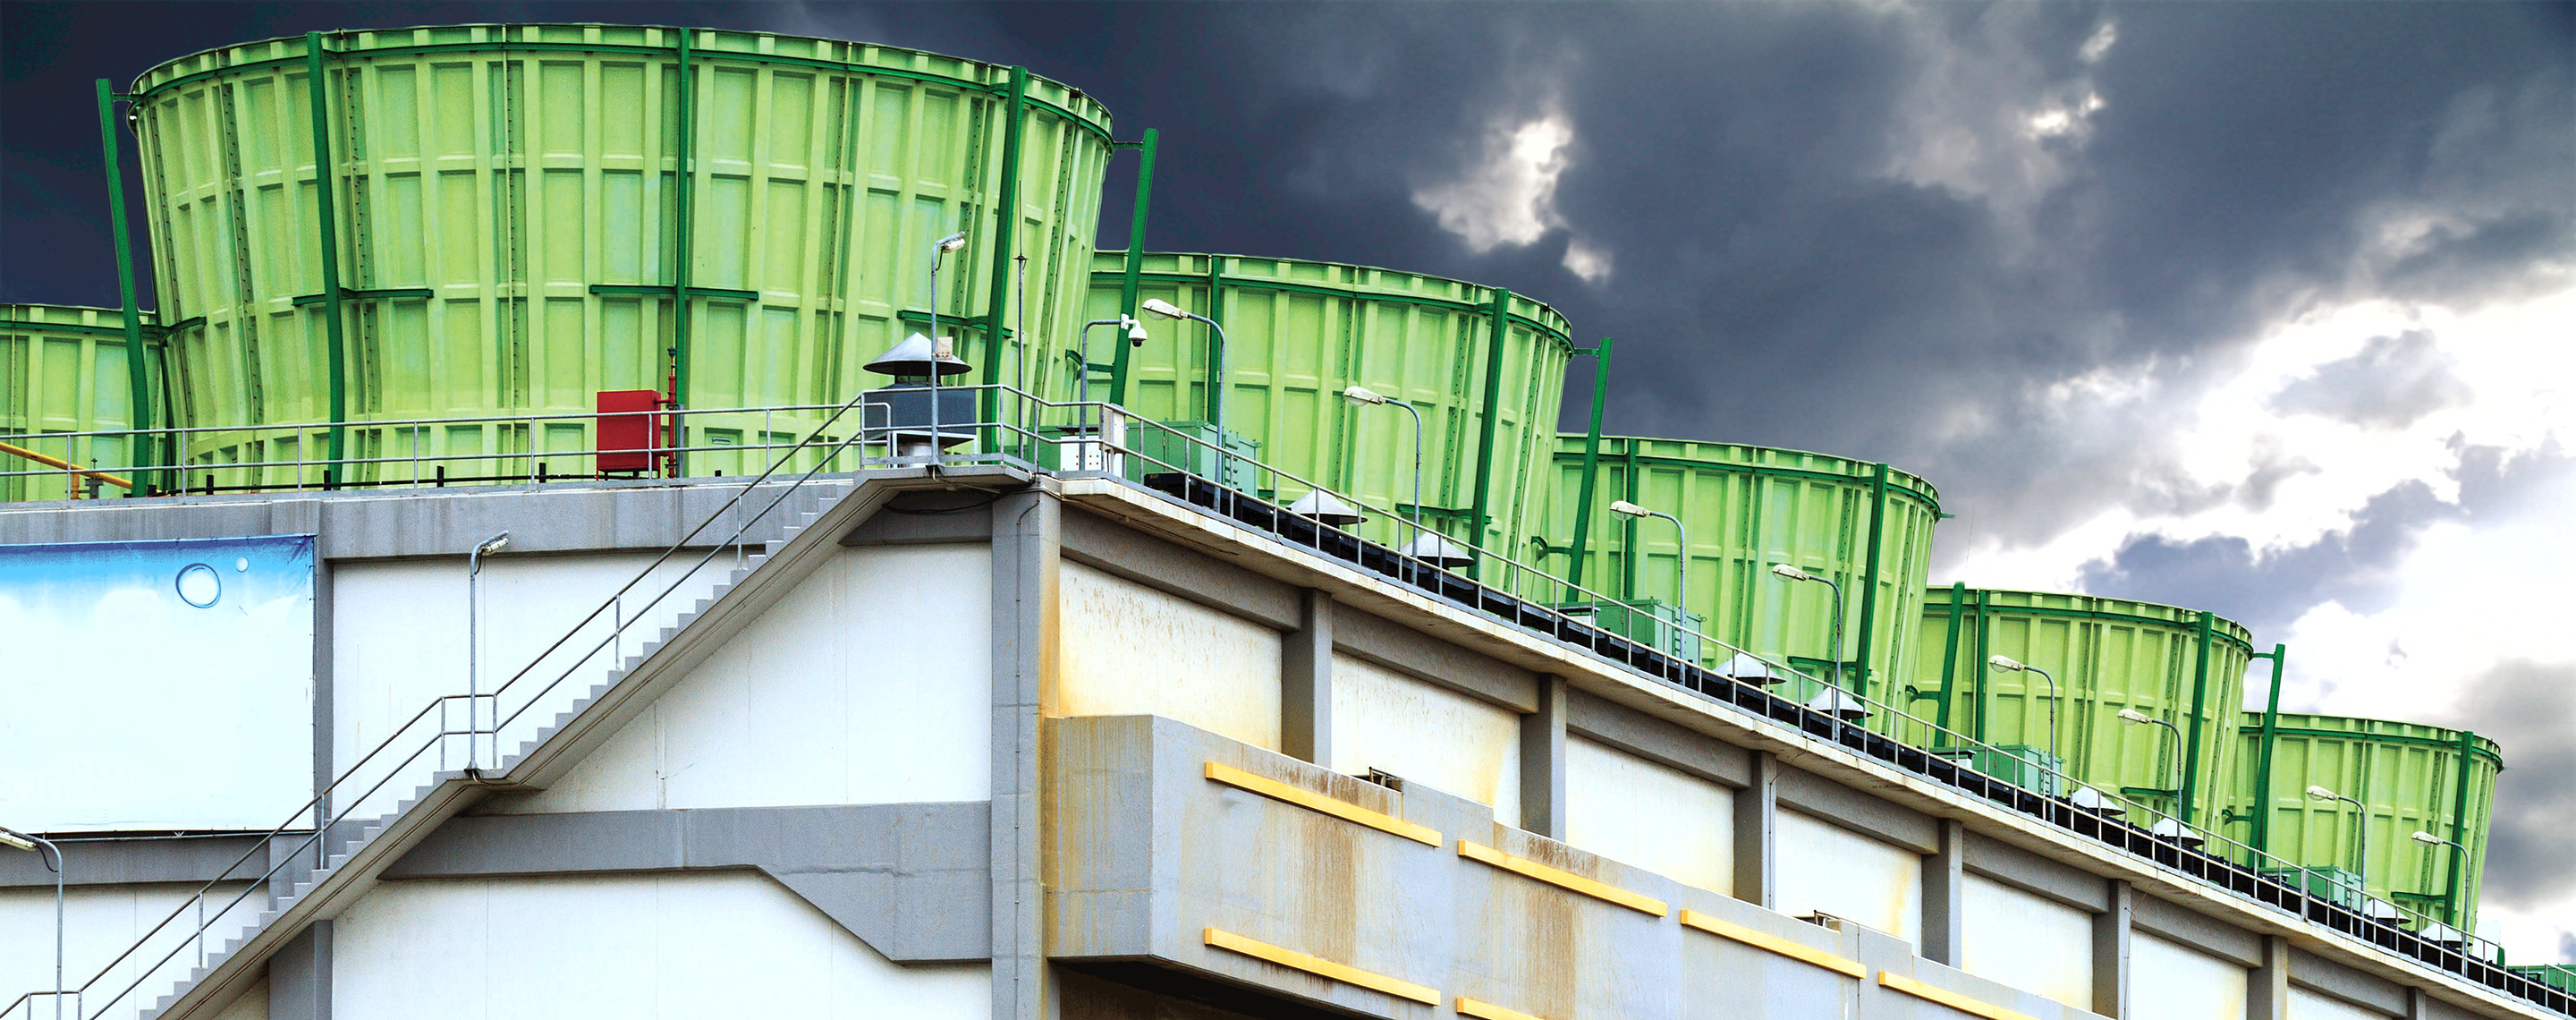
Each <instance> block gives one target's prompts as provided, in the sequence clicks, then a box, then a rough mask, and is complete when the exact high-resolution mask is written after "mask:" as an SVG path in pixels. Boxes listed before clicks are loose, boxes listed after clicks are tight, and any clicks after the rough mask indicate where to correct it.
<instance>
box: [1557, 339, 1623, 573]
mask: <svg viewBox="0 0 2576 1020" xmlns="http://www.w3.org/2000/svg"><path fill="white" fill-rule="evenodd" d="M1611 343H1612V340H1611V338H1609V337H1606V336H1605V337H1602V338H1601V346H1599V347H1595V348H1592V349H1591V350H1590V351H1576V352H1574V353H1576V354H1586V353H1588V354H1590V355H1592V424H1590V425H1588V426H1585V427H1584V429H1583V489H1582V495H1581V496H1580V497H1578V498H1577V499H1576V500H1575V501H1574V556H1573V560H1574V564H1573V566H1572V567H1570V568H1569V569H1568V570H1567V571H1566V582H1565V600H1566V601H1567V602H1574V601H1578V600H1580V599H1581V598H1582V597H1583V596H1581V595H1580V594H1577V593H1576V592H1575V589H1577V588H1580V587H1583V554H1584V552H1585V551H1586V550H1585V548H1584V547H1585V546H1586V545H1588V544H1590V542H1591V538H1592V495H1593V490H1594V488H1595V487H1596V486H1595V481H1596V480H1597V479H1598V478H1599V477H1600V475H1601V405H1602V403H1603V400H1604V398H1605V397H1607V396H1608V395H1609V390H1610V345H1611Z"/></svg>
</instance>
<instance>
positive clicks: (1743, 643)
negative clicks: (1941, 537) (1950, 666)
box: [1546, 435, 1941, 698]
mask: <svg viewBox="0 0 2576 1020" xmlns="http://www.w3.org/2000/svg"><path fill="white" fill-rule="evenodd" d="M1583 451H1584V437H1583V436H1580V435H1561V436H1559V437H1557V441H1556V454H1555V458H1554V459H1555V471H1556V481H1555V485H1554V487H1553V491H1552V492H1551V493H1550V498H1551V501H1552V503H1551V506H1550V508H1549V510H1548V513H1547V518H1546V519H1547V522H1548V528H1549V531H1548V536H1549V537H1548V538H1547V545H1548V557H1547V563H1548V565H1549V567H1550V568H1551V569H1555V570H1558V571H1560V572H1563V571H1565V570H1566V568H1567V565H1568V564H1569V562H1570V557H1571V555H1572V553H1571V550H1572V547H1573V545H1574V538H1573V535H1574V524H1575V517H1576V514H1575V509H1576V507H1575V504H1576V501H1578V500H1580V499H1581V498H1582V495H1581V494H1582V491H1583ZM1599 462H1600V468H1599V471H1600V474H1599V476H1598V478H1597V479H1596V480H1595V482H1594V486H1593V506H1592V508H1591V513H1590V515H1589V516H1588V518H1587V519H1586V530H1587V531H1588V532H1589V534H1588V535H1587V536H1586V538H1585V542H1584V545H1585V567H1584V579H1583V580H1584V587H1586V588H1588V589H1591V590H1593V591H1597V592H1600V593H1602V594H1605V595H1608V596H1611V597H1613V598H1618V599H1640V598H1652V599H1661V600H1670V599H1671V597H1672V593H1673V580H1672V578H1673V532H1672V528H1671V525H1669V524H1668V523H1666V522H1664V521H1660V520H1649V521H1639V520H1635V519H1632V518H1626V517H1618V516H1614V515H1612V514H1611V513H1610V512H1609V511H1608V509H1607V507H1608V506H1609V505H1610V501H1611V500H1614V499H1624V500H1628V501H1630V502H1633V503H1638V504H1642V505H1644V506H1647V507H1650V508H1653V509H1656V510H1662V511H1665V512H1667V513H1671V514H1673V515H1674V516H1676V517H1679V518H1681V519H1682V523H1683V524H1684V525H1685V527H1686V529H1687V531H1688V533H1689V536H1690V543H1691V556H1690V566H1689V572H1688V575H1689V582H1690V592H1689V595H1690V597H1689V599H1688V600H1687V601H1686V608H1687V609H1688V610H1689V611H1690V612H1692V613H1695V614H1699V615H1702V616H1705V617H1707V619H1708V622H1707V625H1706V627H1705V628H1704V629H1705V632H1706V633H1707V634H1708V635H1709V636H1710V637H1713V638H1716V639H1718V640H1720V641H1725V642H1728V643H1730V644H1734V645H1736V646H1738V647H1741V648H1743V649H1745V650H1747V651H1750V652H1753V653H1755V654H1757V655H1761V656H1764V657H1766V658H1770V659H1772V660H1773V661H1782V660H1785V659H1787V658H1790V657H1796V658H1800V659H1813V660H1824V661H1831V660H1832V659H1833V658H1835V655H1834V653H1833V651H1832V648H1831V644H1830V643H1831V640H1832V632H1833V596H1832V591H1831V590H1830V589H1828V588H1826V587H1825V586H1824V585H1820V584H1814V583H1811V582H1796V581H1789V580H1785V579H1782V578H1780V577H1778V576H1775V575H1773V574H1772V573H1771V565H1772V564H1774V563H1788V564H1793V565H1795V566H1797V567H1799V568H1800V569H1802V570H1806V571H1808V572H1810V573H1813V574H1816V575H1819V576H1823V577H1829V578H1832V579H1833V581H1834V583H1836V584H1838V585H1841V586H1842V591H1843V593H1844V596H1843V597H1844V602H1845V605H1844V606H1843V614H1844V617H1843V619H1844V638H1843V652H1842V654H1843V655H1845V656H1857V655H1858V654H1859V652H1860V648H1861V646H1862V644H1863V643H1864V639H1863V637H1862V636H1861V635H1862V632H1863V628H1864V621H1863V619H1862V613H1861V609H1862V601H1863V597H1864V596H1863V593H1864V591H1865V590H1867V589H1868V588H1869V587H1870V586H1869V584H1868V583H1867V581H1868V572H1869V551H1870V537H1871V533H1870V525H1871V520H1872V518H1873V517H1875V518H1876V519H1877V522H1878V539H1879V542H1878V544H1879V563H1878V577H1877V585H1876V591H1877V595H1876V597H1875V599H1874V600H1872V603H1873V604H1872V605H1871V607H1870V608H1871V610H1872V615H1873V616H1874V617H1875V618H1874V619H1872V620H1870V621H1868V622H1867V630H1868V634H1869V636H1868V637H1867V639H1866V643H1867V645H1868V646H1869V656H1868V657H1869V661H1868V663H1867V670H1868V673H1867V678H1866V684H1865V686H1863V688H1862V689H1863V690H1864V692H1865V693H1866V694H1867V695H1868V696H1870V697H1873V698H1885V697H1886V694H1887V692H1888V691H1891V690H1897V689H1900V688H1902V687H1903V686H1904V685H1905V684H1906V683H1907V682H1908V681H1909V680H1911V679H1912V676H1913V669H1914V662H1915V655H1914V651H1913V643H1914V641H1915V640H1916V638H1915V621H1916V620H1917V619H1918V618H1919V617H1920V616H1921V615H1922V609H1921V606H1922V601H1923V582H1924V578H1925V576H1926V574H1927V573H1929V571H1930V570H1931V563H1932V525H1933V522H1934V521H1936V520H1937V519H1938V518H1939V516H1940V512H1941V510H1940V499H1941V497H1940V494H1939V493H1938V492H1937V491H1935V490H1934V489H1933V488H1932V485H1931V483H1928V482H1925V481H1924V480H1922V479H1920V478H1917V477H1915V476H1913V475H1910V474H1906V473H1905V472H1902V471H1897V470H1893V469H1888V468H1886V467H1885V466H1884V465H1880V464H1872V463H1869V462H1866V461H1856V460H1849V459H1846V458H1842V457H1834V456H1828V455H1825V454H1820V453H1807V452H1804V451H1800V450H1781V449H1774V448H1771V447H1763V446H1745V445H1741V444H1735V443H1703V442H1694V441H1690V440H1682V439H1643V438H1636V437H1630V436H1603V437H1601V451H1600V456H1599ZM1882 481H1883V482H1884V484H1885V491H1884V494H1883V496H1882V494H1881V492H1880V484H1881V482H1882ZM1703 656H1704V657H1705V658H1708V659H1709V660H1711V661H1712V662H1714V661H1719V660H1722V659H1723V658H1724V657H1725V656H1723V655H1722V654H1720V653H1719V651H1718V650H1717V649H1714V648H1711V649H1705V650H1703ZM1846 686H1852V685H1851V684H1848V683H1847V684H1846ZM1788 693H1789V694H1791V695H1799V696H1804V695H1812V694H1814V693H1816V692H1815V691H1808V690H1790V691H1789V692H1788Z"/></svg>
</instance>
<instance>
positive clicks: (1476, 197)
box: [1413, 113, 1611, 284]
mask: <svg viewBox="0 0 2576 1020" xmlns="http://www.w3.org/2000/svg"><path fill="white" fill-rule="evenodd" d="M1573 144H1574V126H1573V124H1572V122H1570V121H1568V120H1567V119H1566V117H1565V115H1564V114H1562V113H1548V114H1545V115H1542V116H1538V117H1533V118H1530V119H1527V120H1523V121H1519V122H1517V123H1504V124H1498V125H1496V126H1495V127H1494V128H1493V129H1491V130H1490V131H1488V132H1487V134H1486V137H1485V147H1484V151H1483V153H1482V154H1481V155H1480V157H1479V159H1478V161H1477V162H1476V163H1475V164H1473V165H1471V166H1468V167H1466V168H1465V169H1464V170H1463V171H1462V172H1461V173H1460V174H1459V176H1457V177H1456V178H1454V179H1452V180H1450V181H1447V182H1445V183H1442V184H1437V185H1432V186H1429V187H1422V188H1416V189H1414V191H1413V204H1414V205H1415V206H1417V207H1420V208H1421V209H1423V210H1424V211H1426V212H1429V213H1431V214H1432V216H1433V217H1434V218H1435V219H1436V221H1437V222H1438V223H1439V224H1440V228H1441V229H1443V230H1446V231H1448V232H1450V233H1452V234H1455V235H1457V237H1458V239H1459V240H1460V241H1462V242H1464V243H1465V244H1466V245H1467V250H1468V251H1471V252H1474V253H1476V254H1478V255H1482V254H1484V253H1486V252H1489V251H1492V250H1494V249H1496V248H1499V247H1503V246H1505V245H1510V246H1513V247H1522V246H1527V245H1531V244H1536V243H1538V242H1539V241H1540V240H1541V239H1542V238H1545V237H1547V236H1548V235H1549V234H1550V233H1552V232H1555V231H1559V230H1565V229H1567V224H1566V222H1565V218H1564V216H1562V215H1561V214H1559V213H1558V212H1557V208H1556V182H1557V178H1559V177H1560V176H1562V175H1563V174H1564V173H1565V168H1566V165H1567V162H1568V159H1567V155H1566V150H1567V148H1568V147H1570V146H1572V145H1573ZM1562 264H1563V265H1564V266H1565V268H1566V270H1567V271H1569V272H1571V273H1573V274H1574V275H1576V276H1579V277H1582V278H1583V281H1584V282H1586V283H1592V284H1598V283H1601V282H1603V281H1605V280H1607V279H1609V277H1610V268H1611V253H1610V251H1609V250H1608V249H1606V248H1603V247H1601V246H1600V245H1598V244H1597V243H1594V242H1592V241H1589V240H1587V239H1585V238H1582V237H1575V238H1572V239H1571V240H1569V241H1568V243H1567V245H1566V249H1565V258H1564V260H1563V263H1562Z"/></svg>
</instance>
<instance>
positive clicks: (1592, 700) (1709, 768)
mask: <svg viewBox="0 0 2576 1020" xmlns="http://www.w3.org/2000/svg"><path fill="white" fill-rule="evenodd" d="M1571 686H1572V685H1570V684H1569V685H1568V687H1569V688H1570V687H1571ZM1565 711H1566V715H1565V726H1566V729H1567V731H1568V732H1571V733H1573V734H1574V735H1576V736H1579V737H1583V738H1585V739H1588V740H1597V741H1600V742H1601V743H1604V744H1608V745H1610V746H1612V747H1616V748H1618V749H1620V750H1622V751H1626V752H1628V753H1629V754H1633V755H1636V756H1637V757H1640V758H1644V759H1646V760H1647V761H1651V762H1654V763H1656V764H1658V765H1664V766H1668V767H1671V768H1676V769H1680V770H1681V771H1683V772H1687V773H1689V774H1691V775H1694V776H1698V777H1699V778H1701V779H1705V780H1708V781H1709V782H1712V783H1716V784H1718V785H1720V786H1724V787H1728V788H1730V789H1743V788H1744V786H1745V785H1746V784H1747V783H1750V782H1751V781H1752V779H1751V776H1752V769H1753V766H1752V761H1753V752H1751V751H1747V750H1745V749H1743V748H1740V747H1737V746H1735V745H1733V744H1729V743H1726V742H1724V741H1720V740H1711V739H1709V738H1707V737H1705V736H1702V735H1700V734H1697V733H1693V732H1691V731H1689V730H1686V729H1683V728H1681V727H1679V726H1676V725H1673V724H1672V723H1669V722H1665V721H1664V720H1661V719H1657V718H1655V717H1654V716H1650V715H1647V714H1645V713H1642V712H1639V711H1636V710H1635V709H1631V708H1628V707H1627V706H1625V705H1620V704H1616V703H1614V702H1610V701H1606V700H1603V699H1601V698H1596V697H1593V696H1592V695H1589V694H1585V693H1583V692H1582V691H1576V690H1569V691H1568V692H1567V694H1566V702H1565Z"/></svg>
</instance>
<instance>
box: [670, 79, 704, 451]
mask: <svg viewBox="0 0 2576 1020" xmlns="http://www.w3.org/2000/svg"><path fill="white" fill-rule="evenodd" d="M691 34H692V33H691V31H690V30H689V29H685V28H684V29H680V30H679V35H680V38H679V41H678V45H677V46H676V47H674V48H675V49H676V51H677V57H678V67H677V71H678V76H679V79H680V82H679V85H680V137H679V139H678V141H679V155H678V157H677V159H678V162H677V176H678V178H679V179H678V180H677V181H676V182H674V183H676V184H677V185H678V193H677V194H675V195H673V196H672V206H673V209H674V211H675V215H674V216H673V219H674V220H675V221H676V222H675V223H674V224H673V225H672V230H673V232H674V233H676V234H678V235H679V236H678V237H677V238H676V241H677V248H678V249H679V251H678V256H677V258H678V262H677V264H676V265H675V266H673V268H672V272H671V411H670V418H669V420H670V422H671V427H672V429H673V430H674V431H675V434H674V435H673V436H672V437H671V447H672V450H671V476H672V477H674V478H686V477H688V476H689V469H688V454H687V453H686V452H685V451H686V449H687V447H688V445H689V434H688V428H689V424H688V423H689V418H688V411H689V319H690V315H689V271H690V270H691V269H692V268H694V267H695V265H696V263H697V242H696V238H695V236H694V235H695V233H696V231H695V229H694V228H695V227H696V225H697V215H696V212H697V206H696V203H695V202H694V201H693V198H694V196H695V194H696V191H697V181H698V177H697V172H696V169H695V167H694V164H695V163H696V162H697V137H698V100H697V96H698V93H697V87H698V80H697V70H696V69H695V68H693V67H691V66H689V36H690V35H691Z"/></svg>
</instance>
